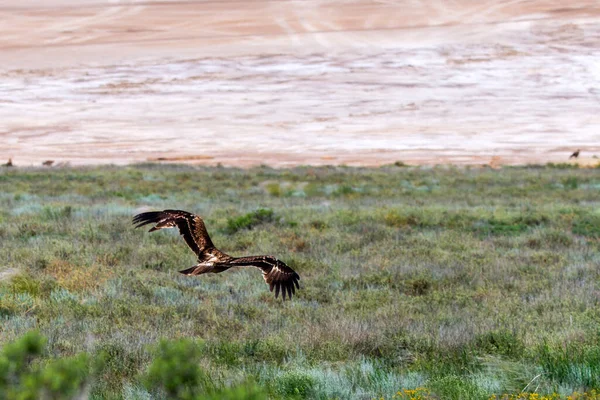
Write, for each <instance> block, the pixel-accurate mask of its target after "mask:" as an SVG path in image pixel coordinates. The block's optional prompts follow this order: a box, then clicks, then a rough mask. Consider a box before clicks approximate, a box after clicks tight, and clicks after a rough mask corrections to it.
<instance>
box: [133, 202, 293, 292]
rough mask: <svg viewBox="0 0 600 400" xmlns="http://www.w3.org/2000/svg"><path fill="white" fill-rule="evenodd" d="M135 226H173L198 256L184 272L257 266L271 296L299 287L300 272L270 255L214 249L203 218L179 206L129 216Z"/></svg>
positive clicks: (220, 270) (196, 273) (216, 270)
mask: <svg viewBox="0 0 600 400" xmlns="http://www.w3.org/2000/svg"><path fill="white" fill-rule="evenodd" d="M133 223H134V224H136V228H139V227H141V226H144V225H146V224H152V223H154V224H156V225H155V226H154V227H152V228H151V229H150V231H149V232H153V231H156V230H159V229H167V228H175V227H177V228H178V229H179V233H180V234H181V235H182V236H183V238H184V240H185V242H186V243H187V245H188V246H189V247H190V248H191V249H192V251H193V252H194V253H196V256H197V257H198V264H196V265H194V266H193V267H190V268H187V269H184V270H182V271H179V272H181V273H182V274H185V275H200V274H205V273H207V272H212V273H219V272H223V271H226V270H228V269H229V268H232V267H257V268H259V269H260V270H261V271H262V273H263V278H264V280H265V282H266V283H267V284H268V285H269V287H270V289H271V291H273V289H275V297H278V296H279V292H280V291H281V293H282V295H283V298H284V299H285V298H286V295H287V297H289V298H291V297H292V294H294V293H295V292H296V288H298V289H299V288H300V286H299V285H298V281H299V280H300V276H298V274H297V273H296V272H295V271H294V270H293V269H291V268H290V267H288V266H287V265H285V263H283V262H282V261H280V260H278V259H276V258H275V257H273V256H249V257H232V256H230V255H228V254H225V253H223V252H222V251H221V250H219V249H217V248H216V247H215V246H214V245H213V243H212V241H211V240H210V236H209V235H208V232H207V231H206V227H205V226H204V221H203V220H202V218H201V217H200V216H198V215H195V214H192V213H189V212H187V211H181V210H164V211H151V212H145V213H141V214H138V215H136V216H135V217H133Z"/></svg>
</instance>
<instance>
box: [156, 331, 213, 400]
mask: <svg viewBox="0 0 600 400" xmlns="http://www.w3.org/2000/svg"><path fill="white" fill-rule="evenodd" d="M200 354H201V351H200V347H199V346H198V344H196V343H194V342H192V341H190V340H185V339H184V340H179V341H174V342H168V341H166V340H163V341H161V342H160V344H159V346H158V351H157V354H156V357H155V358H154V360H153V361H152V364H150V367H149V369H148V372H147V374H146V377H145V379H144V381H145V383H146V387H147V388H148V390H150V391H152V392H161V393H164V395H166V396H167V397H168V398H172V399H195V398H197V396H200V395H201V394H204V393H207V392H211V391H213V389H214V388H215V383H214V382H213V381H212V379H211V377H210V376H208V374H207V373H206V372H205V371H204V370H203V369H202V368H200Z"/></svg>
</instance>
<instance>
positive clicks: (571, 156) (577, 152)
mask: <svg viewBox="0 0 600 400" xmlns="http://www.w3.org/2000/svg"><path fill="white" fill-rule="evenodd" d="M580 151H581V150H579V149H577V151H576V152H574V153H573V154H571V155H570V156H569V160H570V159H571V158H577V157H579V152H580Z"/></svg>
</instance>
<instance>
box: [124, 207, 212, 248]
mask: <svg viewBox="0 0 600 400" xmlns="http://www.w3.org/2000/svg"><path fill="white" fill-rule="evenodd" d="M133 223H134V225H135V227H136V228H139V227H141V226H144V225H147V224H156V225H155V226H154V227H152V228H151V229H150V232H153V231H156V230H159V229H166V228H174V227H177V228H179V233H180V234H181V235H182V236H183V238H184V239H185V242H186V243H187V245H188V246H189V247H190V248H191V249H192V251H193V252H194V253H196V255H198V257H200V255H201V254H202V253H203V252H204V251H205V250H206V249H209V248H212V247H214V246H213V244H212V241H211V240H210V237H209V236H208V232H207V231H206V227H205V226H204V221H203V220H202V218H200V216H198V215H195V214H192V213H189V212H187V211H182V210H164V211H150V212H145V213H141V214H138V215H136V216H135V217H133Z"/></svg>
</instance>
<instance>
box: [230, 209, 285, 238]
mask: <svg viewBox="0 0 600 400" xmlns="http://www.w3.org/2000/svg"><path fill="white" fill-rule="evenodd" d="M273 220H274V213H273V210H270V209H267V208H259V209H258V210H256V211H253V212H251V213H248V214H245V215H242V216H240V217H235V218H228V219H227V229H226V231H227V233H229V234H233V233H235V232H237V231H239V230H242V229H252V228H253V227H254V226H256V225H259V224H262V223H267V222H273Z"/></svg>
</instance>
